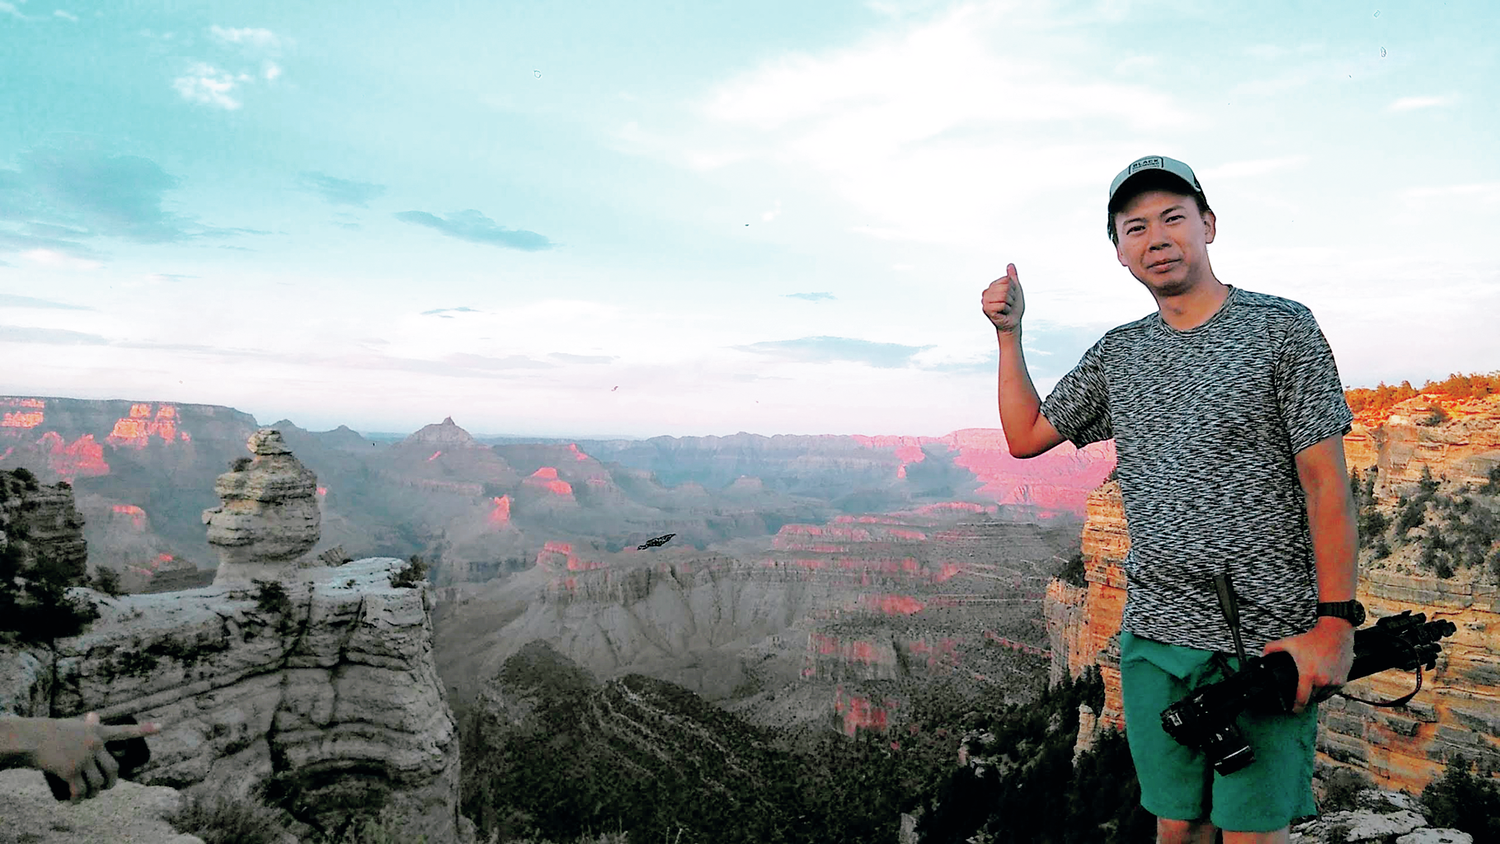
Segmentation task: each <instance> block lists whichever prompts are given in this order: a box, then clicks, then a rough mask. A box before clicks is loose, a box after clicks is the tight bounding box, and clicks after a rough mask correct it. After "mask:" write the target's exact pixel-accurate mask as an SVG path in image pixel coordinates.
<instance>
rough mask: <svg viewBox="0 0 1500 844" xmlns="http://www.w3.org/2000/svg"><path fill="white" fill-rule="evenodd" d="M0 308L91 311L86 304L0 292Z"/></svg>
mask: <svg viewBox="0 0 1500 844" xmlns="http://www.w3.org/2000/svg"><path fill="white" fill-rule="evenodd" d="M0 308H58V309H61V310H65V311H92V310H93V308H91V307H89V306H87V305H69V304H67V303H65V302H54V301H52V300H50V299H33V298H31V297H30V296H15V295H12V294H10V293H0Z"/></svg>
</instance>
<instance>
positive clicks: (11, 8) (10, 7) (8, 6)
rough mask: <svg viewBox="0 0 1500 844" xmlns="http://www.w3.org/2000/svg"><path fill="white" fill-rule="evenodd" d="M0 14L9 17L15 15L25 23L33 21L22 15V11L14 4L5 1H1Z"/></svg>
mask: <svg viewBox="0 0 1500 844" xmlns="http://www.w3.org/2000/svg"><path fill="white" fill-rule="evenodd" d="M0 12H4V13H5V14H7V15H14V16H15V17H18V18H20V19H21V20H23V21H25V20H31V18H28V17H26V16H25V15H23V14H21V10H20V9H17V8H16V6H15V4H14V3H7V2H5V0H0Z"/></svg>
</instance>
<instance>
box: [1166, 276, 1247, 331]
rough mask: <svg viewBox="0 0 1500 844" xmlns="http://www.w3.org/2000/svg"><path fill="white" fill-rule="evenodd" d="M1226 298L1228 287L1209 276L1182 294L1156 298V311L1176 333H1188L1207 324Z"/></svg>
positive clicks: (1227, 296)
mask: <svg viewBox="0 0 1500 844" xmlns="http://www.w3.org/2000/svg"><path fill="white" fill-rule="evenodd" d="M1228 298H1229V287H1228V285H1226V284H1224V283H1223V282H1221V281H1219V280H1218V279H1217V278H1215V277H1213V276H1209V277H1208V279H1207V280H1206V281H1203V282H1201V283H1199V284H1196V285H1194V286H1193V288H1192V289H1191V290H1188V291H1186V292H1184V293H1180V294H1178V295H1176V296H1158V297H1156V309H1157V311H1159V312H1160V313H1161V318H1162V319H1163V320H1164V321H1165V322H1166V323H1167V325H1170V326H1172V327H1173V328H1175V329H1177V330H1178V331H1188V330H1190V329H1193V328H1197V327H1198V326H1200V325H1202V324H1203V323H1205V322H1208V320H1209V317H1212V316H1213V315H1214V314H1216V313H1218V311H1219V308H1220V307H1222V306H1223V305H1224V300H1225V299H1228Z"/></svg>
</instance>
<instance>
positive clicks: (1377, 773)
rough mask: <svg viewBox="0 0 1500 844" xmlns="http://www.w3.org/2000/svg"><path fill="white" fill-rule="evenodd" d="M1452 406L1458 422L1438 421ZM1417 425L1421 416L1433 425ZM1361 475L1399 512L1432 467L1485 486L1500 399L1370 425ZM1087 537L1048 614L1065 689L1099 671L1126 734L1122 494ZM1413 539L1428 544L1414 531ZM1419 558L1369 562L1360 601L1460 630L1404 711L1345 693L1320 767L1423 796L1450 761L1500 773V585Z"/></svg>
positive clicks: (1112, 494) (1395, 414)
mask: <svg viewBox="0 0 1500 844" xmlns="http://www.w3.org/2000/svg"><path fill="white" fill-rule="evenodd" d="M1434 407H1441V408H1442V409H1443V411H1444V413H1443V416H1444V417H1445V421H1442V422H1434V423H1432V424H1425V423H1426V422H1427V420H1429V419H1432V409H1433V408H1434ZM1417 420H1421V423H1419V422H1418V421H1417ZM1345 453H1346V456H1347V461H1348V464H1349V466H1350V468H1351V469H1353V470H1355V471H1358V472H1360V473H1364V472H1367V471H1368V470H1369V469H1371V468H1372V467H1373V468H1375V470H1376V477H1377V478H1378V480H1377V482H1376V485H1375V496H1376V503H1377V505H1379V506H1381V507H1384V508H1387V509H1390V508H1394V507H1395V506H1396V505H1397V503H1398V501H1402V500H1404V499H1403V496H1408V495H1411V494H1412V493H1413V492H1414V491H1415V488H1416V487H1417V485H1418V483H1419V482H1420V480H1421V479H1422V475H1423V470H1424V468H1425V469H1426V470H1427V472H1429V473H1430V475H1431V477H1433V478H1441V479H1444V480H1443V481H1442V482H1441V483H1442V484H1443V488H1445V489H1454V490H1462V489H1465V488H1467V489H1470V490H1472V489H1474V488H1475V487H1476V486H1478V485H1480V484H1482V483H1484V482H1485V481H1486V480H1487V479H1488V477H1489V473H1490V472H1491V471H1492V470H1493V468H1494V467H1496V466H1500V397H1496V396H1490V397H1486V398H1483V399H1464V400H1455V399H1451V398H1448V397H1444V396H1437V395H1419V396H1417V397H1415V398H1412V399H1410V400H1408V401H1405V402H1402V403H1400V404H1398V405H1396V407H1395V408H1393V409H1390V410H1389V411H1387V412H1385V413H1382V414H1381V415H1379V416H1375V417H1366V418H1361V419H1359V420H1357V424H1356V425H1355V426H1354V428H1353V430H1351V432H1350V433H1349V434H1348V435H1347V436H1346V437H1345ZM1087 510H1088V512H1087V519H1086V522H1085V525H1084V529H1083V533H1082V548H1083V553H1084V556H1085V583H1086V585H1084V586H1078V585H1074V584H1070V583H1066V582H1064V581H1061V580H1054V581H1052V582H1051V583H1049V584H1048V587H1047V600H1046V607H1045V614H1046V619H1047V630H1048V638H1049V644H1050V648H1051V651H1052V653H1053V654H1054V655H1056V656H1055V659H1054V661H1053V663H1052V669H1051V670H1052V678H1053V681H1054V682H1055V681H1056V680H1057V679H1058V678H1060V677H1061V676H1062V673H1063V672H1068V673H1070V674H1071V675H1073V676H1077V675H1078V674H1079V673H1081V672H1082V671H1083V670H1084V669H1085V668H1086V667H1088V666H1098V667H1099V670H1100V672H1101V674H1102V675H1103V678H1104V680H1105V686H1106V702H1105V706H1104V712H1103V713H1101V715H1100V721H1101V723H1103V724H1106V725H1110V726H1113V727H1116V728H1123V715H1122V714H1121V710H1120V706H1119V640H1118V631H1119V627H1120V617H1121V613H1122V612H1123V609H1124V600H1125V586H1126V583H1125V574H1124V570H1123V568H1122V566H1121V563H1122V562H1123V560H1124V558H1125V554H1126V552H1127V551H1128V550H1129V544H1130V536H1129V532H1128V529H1127V525H1126V522H1125V516H1124V508H1123V503H1122V501H1121V498H1120V491H1119V487H1118V484H1113V483H1111V484H1106V485H1104V486H1103V487H1101V488H1099V489H1097V490H1095V491H1094V492H1093V493H1092V494H1091V495H1090V497H1089V500H1088V507H1087ZM1411 535H1412V537H1413V538H1415V537H1416V536H1417V531H1416V530H1415V529H1413V531H1412V534H1411ZM1412 557H1413V553H1412V549H1410V548H1407V549H1405V550H1404V553H1403V552H1402V549H1398V553H1395V554H1393V555H1392V556H1391V557H1390V558H1386V559H1376V558H1375V557H1374V555H1373V554H1372V553H1371V552H1370V551H1368V550H1367V551H1365V552H1364V554H1363V555H1362V556H1361V561H1360V582H1359V588H1358V596H1359V599H1360V600H1361V601H1362V602H1363V603H1364V604H1365V605H1366V607H1367V608H1368V610H1369V612H1370V614H1371V616H1372V620H1373V618H1376V617H1384V616H1389V615H1396V614H1399V613H1401V612H1404V611H1408V610H1409V611H1412V612H1414V613H1425V614H1426V616H1427V618H1428V619H1429V620H1438V619H1441V620H1447V621H1451V622H1453V623H1454V624H1455V625H1456V627H1457V632H1456V633H1455V634H1454V635H1453V636H1451V637H1449V638H1446V639H1444V640H1443V652H1442V655H1441V657H1440V658H1439V660H1438V662H1437V665H1436V669H1435V670H1433V671H1429V672H1425V673H1424V679H1423V686H1422V690H1421V691H1420V692H1418V694H1417V695H1416V697H1415V698H1413V699H1412V700H1411V702H1410V703H1408V704H1407V705H1405V706H1403V707H1396V708H1376V707H1372V706H1370V705H1368V704H1365V703H1360V702H1356V701H1353V700H1348V699H1345V698H1342V697H1334V698H1332V699H1330V700H1328V701H1326V702H1324V703H1323V704H1321V705H1320V708H1319V731H1318V754H1319V755H1318V765H1319V770H1320V771H1321V772H1323V773H1324V774H1327V773H1329V772H1331V771H1332V770H1334V769H1336V768H1339V767H1345V768H1350V769H1353V770H1356V771H1358V772H1360V773H1361V774H1363V775H1365V776H1366V777H1367V778H1368V779H1369V780H1370V781H1371V782H1373V783H1374V784H1376V785H1377V786H1379V787H1381V788H1385V789H1389V790H1405V791H1407V792H1409V793H1419V792H1420V791H1421V790H1422V788H1423V787H1424V786H1425V785H1426V784H1427V783H1428V782H1430V781H1431V780H1432V779H1433V778H1434V777H1436V776H1438V775H1440V774H1441V773H1442V771H1443V769H1444V766H1445V765H1446V763H1447V762H1448V761H1449V760H1450V759H1452V758H1453V757H1455V756H1458V755H1462V756H1463V757H1465V758H1466V759H1468V760H1470V761H1476V760H1477V761H1479V762H1480V763H1481V765H1488V766H1489V768H1490V769H1491V770H1496V769H1500V587H1497V585H1496V583H1495V581H1494V580H1493V579H1492V574H1491V573H1489V572H1487V571H1484V570H1481V569H1467V570H1462V571H1460V572H1458V573H1456V575H1455V576H1454V577H1451V578H1443V577H1439V576H1438V575H1437V574H1435V573H1433V572H1430V571H1423V570H1421V568H1420V566H1417V565H1414V564H1413V561H1412ZM1414 682H1415V678H1414V677H1413V676H1412V675H1411V674H1410V673H1406V674H1403V673H1400V672H1394V671H1388V672H1382V673H1380V674H1376V675H1372V676H1371V677H1369V678H1365V679H1362V680H1358V681H1354V682H1351V683H1349V684H1348V685H1347V686H1346V687H1345V690H1346V691H1348V692H1350V693H1351V694H1354V695H1356V696H1358V697H1361V698H1365V699H1367V700H1391V699H1394V698H1397V697H1399V696H1401V695H1403V694H1405V693H1406V692H1408V691H1411V689H1412V688H1413V684H1414Z"/></svg>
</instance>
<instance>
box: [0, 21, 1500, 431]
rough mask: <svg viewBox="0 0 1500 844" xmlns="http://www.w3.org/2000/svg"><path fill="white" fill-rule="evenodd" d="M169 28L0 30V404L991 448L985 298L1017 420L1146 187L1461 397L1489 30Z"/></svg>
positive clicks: (1246, 264)
mask: <svg viewBox="0 0 1500 844" xmlns="http://www.w3.org/2000/svg"><path fill="white" fill-rule="evenodd" d="M178 5H179V4H105V3H99V4H92V5H85V4H78V3H72V2H49V0H25V2H19V0H8V2H7V1H6V0H0V45H3V49H0V360H3V361H4V365H3V366H0V392H5V393H24V394H39V395H54V396H75V397H82V398H129V399H137V400H158V401H180V402H203V403H212V404H225V405H232V406H234V407H237V408H239V409H241V410H245V411H247V412H250V413H252V414H254V415H255V416H256V417H257V418H258V419H259V420H261V421H262V422H270V421H274V420H276V419H279V418H282V417H287V418H290V419H292V420H293V421H295V422H297V423H298V424H300V425H304V426H306V427H310V428H313V429H323V428H330V427H333V426H335V425H338V424H341V423H342V424H349V425H350V426H351V427H355V428H357V429H360V430H380V431H403V430H412V429H415V428H416V427H419V426H421V425H423V424H426V423H428V422H432V421H436V420H440V419H442V418H443V417H444V416H450V415H451V416H453V417H454V419H455V420H456V421H458V422H459V424H461V425H463V426H465V427H466V428H468V429H469V430H471V431H474V432H478V433H518V434H538V435H559V436H572V435H578V436H601V435H629V436H654V435H659V434H671V435H679V436H680V435H703V434H729V433H734V432H736V431H752V432H757V433H763V434H776V433H794V434H808V433H865V434H920V435H938V434H943V433H946V432H948V431H951V430H954V429H956V428H964V427H998V424H999V420H998V417H997V415H996V412H995V343H994V339H993V331H992V329H991V328H990V327H989V324H988V322H987V321H986V320H985V318H984V316H983V315H982V314H981V312H980V310H979V303H978V300H979V294H980V292H981V291H982V290H983V289H984V287H985V286H986V285H987V284H988V283H989V282H990V281H991V280H992V279H994V278H996V277H998V276H1000V275H1002V274H1003V273H1004V272H1005V265H1006V263H1007V262H1012V261H1013V262H1015V263H1016V264H1017V266H1018V269H1019V272H1020V276H1021V280H1022V284H1023V286H1024V288H1025V290H1026V294H1027V314H1026V336H1027V346H1028V348H1029V349H1030V350H1031V351H1030V353H1029V360H1030V362H1031V365H1032V371H1033V376H1034V377H1035V379H1036V381H1037V382H1038V387H1039V388H1040V389H1042V391H1043V392H1045V391H1046V389H1047V388H1049V387H1050V385H1051V384H1052V383H1053V382H1054V381H1055V379H1056V378H1057V376H1058V375H1060V374H1062V373H1063V372H1065V371H1066V370H1067V369H1068V368H1069V367H1071V366H1072V364H1073V363H1074V362H1076V360H1077V358H1078V355H1079V354H1080V353H1081V352H1082V350H1083V349H1084V348H1086V347H1087V346H1088V345H1089V344H1090V343H1092V342H1093V340H1095V339H1097V337H1098V336H1099V335H1100V334H1101V333H1102V332H1103V331H1104V330H1105V329H1107V328H1109V327H1111V326H1113V325H1116V324H1119V323H1122V322H1127V321H1130V320H1132V319H1135V318H1137V317H1139V316H1142V315H1144V314H1146V313H1148V312H1150V311H1151V310H1153V308H1154V304H1153V302H1152V300H1151V298H1150V296H1149V295H1148V294H1147V293H1146V292H1145V291H1144V289H1143V288H1141V286H1140V285H1139V284H1138V283H1137V282H1136V281H1135V280H1134V279H1133V278H1131V277H1130V275H1129V274H1128V272H1127V271H1126V270H1125V269H1123V268H1122V267H1120V266H1119V264H1118V262H1117V261H1116V259H1115V255H1114V251H1113V248H1112V247H1111V246H1110V244H1109V241H1108V239H1107V238H1106V236H1105V234H1104V226H1103V224H1104V205H1105V193H1106V189H1107V186H1108V184H1109V181H1110V179H1111V178H1113V176H1114V174H1115V173H1116V172H1118V171H1119V170H1120V168H1122V167H1123V166H1124V165H1125V164H1127V163H1129V162H1130V161H1131V160H1132V159H1134V158H1136V157H1138V156H1141V155H1146V154H1164V155H1170V156H1173V157H1176V158H1180V159H1182V160H1184V161H1187V162H1188V163H1189V164H1191V165H1192V166H1193V167H1194V168H1195V169H1196V170H1197V172H1198V175H1199V177H1200V180H1201V181H1202V183H1203V187H1204V190H1205V193H1206V194H1207V196H1208V199H1209V201H1210V203H1211V204H1212V205H1213V207H1214V210H1215V211H1216V213H1217V216H1218V239H1217V241H1216V242H1215V243H1214V244H1213V246H1212V247H1211V248H1210V255H1211V257H1212V259H1213V262H1214V268H1215V271H1216V274H1217V275H1218V277H1219V278H1220V279H1221V280H1223V281H1225V282H1227V283H1230V284H1235V285H1237V286H1240V287H1244V288H1247V289H1251V290H1257V291H1262V292H1267V293H1274V294H1277V295H1281V296H1287V297H1289V298H1293V299H1296V300H1298V301H1301V302H1303V303H1304V304H1306V305H1308V306H1309V307H1311V308H1312V309H1313V312H1314V314H1316V315H1317V317H1318V319H1319V322H1320V323H1321V325H1322V326H1323V329H1324V332H1325V334H1326V335H1327V336H1328V338H1329V341H1330V343H1331V344H1332V345H1333V348H1334V351H1335V354H1336V356H1337V359H1338V363H1339V368H1340V371H1341V373H1342V375H1343V378H1344V381H1345V382H1346V383H1347V384H1351V385H1373V384H1374V383H1375V382H1376V381H1378V380H1381V379H1384V380H1388V381H1391V380H1394V381H1399V380H1401V379H1409V380H1411V381H1413V382H1417V383H1420V382H1421V381H1422V380H1424V379H1426V378H1434V377H1437V378H1441V377H1444V376H1446V375H1447V374H1449V373H1450V372H1454V371H1491V370H1494V369H1496V368H1497V367H1500V329H1497V323H1496V315H1497V314H1500V256H1497V255H1496V253H1495V250H1493V249H1492V248H1489V247H1488V246H1487V244H1489V243H1490V242H1492V241H1493V239H1494V237H1495V234H1494V233H1495V231H1496V230H1497V229H1500V157H1497V156H1496V155H1495V152H1494V143H1495V142H1494V139H1495V138H1496V137H1500V125H1497V124H1500V116H1497V115H1500V111H1497V109H1496V108H1495V107H1494V103H1496V102H1497V101H1500V65H1497V62H1500V58H1497V56H1500V53H1497V51H1496V50H1495V49H1494V46H1493V45H1494V42H1495V36H1496V35H1497V34H1500V26H1497V24H1500V20H1497V19H1500V13H1497V12H1496V11H1495V10H1494V8H1495V7H1494V6H1493V4H1490V3H1483V2H1472V3H1463V2H1451V3H1442V4H1432V3H1416V2H1400V3H1386V2H1383V0H1371V2H1368V3H1362V4H1355V3H1343V2H1330V3H1320V4H1293V3H1255V4H1225V3H1210V2H1172V3H1151V2H1129V0H1106V1H1105V2H1059V3H1047V2H1036V0H1026V2H996V3H987V2H979V3H942V2H923V1H922V0H910V2H908V1H907V0H870V2H838V0H829V2H820V3H816V4H810V3H791V2H759V3H743V2H739V3H713V2H700V3H694V4H647V3H642V4H621V3H585V2H577V3H567V4H564V3H527V4H521V3H479V2H472V3H471V2H452V3H443V4H406V5H405V6H396V5H394V4H364V3H362V4H355V3H340V2H319V3H305V2H298V3H293V2H258V3H240V4H223V3H221V4H216V3H202V4H197V6H196V8H192V9H187V8H171V7H174V6H178ZM157 6H162V7H163V8H162V9H158V8H155V7H157ZM632 6H633V7H634V8H632ZM1309 9H1315V11H1310V10H1309Z"/></svg>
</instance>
